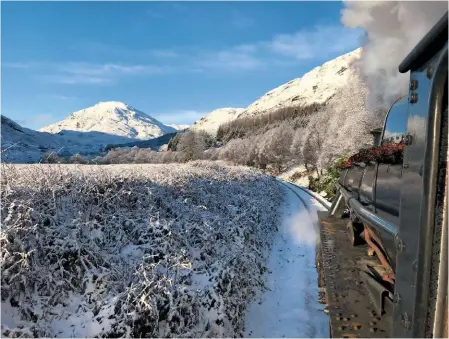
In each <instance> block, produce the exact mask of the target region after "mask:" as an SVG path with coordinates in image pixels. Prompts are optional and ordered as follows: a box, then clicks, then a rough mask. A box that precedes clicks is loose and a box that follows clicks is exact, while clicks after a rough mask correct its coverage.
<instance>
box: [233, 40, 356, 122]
mask: <svg viewBox="0 0 449 339" xmlns="http://www.w3.org/2000/svg"><path fill="white" fill-rule="evenodd" d="M361 51H362V49H361V48H358V49H356V50H354V51H352V52H350V53H346V54H343V55H341V56H339V57H337V58H335V59H333V60H330V61H328V62H326V63H324V64H323V65H321V66H318V67H315V68H314V69H313V70H311V71H309V72H307V73H306V74H304V75H303V76H302V77H301V78H296V79H293V80H291V81H289V82H288V83H285V84H283V85H281V86H279V87H277V88H274V89H272V90H271V91H269V92H267V93H266V94H265V95H263V96H262V97H260V98H259V99H257V100H256V101H255V102H253V103H252V104H251V105H249V106H248V107H247V108H246V109H245V111H244V112H243V113H241V115H240V116H242V117H244V116H251V115H257V114H264V113H268V112H270V111H273V110H276V109H278V108H281V107H287V106H295V105H301V106H309V105H312V104H315V103H325V102H326V101H328V100H329V99H330V98H332V97H333V96H335V95H336V94H338V92H339V90H340V89H342V88H344V87H346V86H347V84H348V83H351V82H357V84H358V86H359V87H364V85H363V84H362V83H360V81H358V73H357V71H356V69H354V68H353V67H352V64H353V63H354V62H355V61H357V60H358V59H359V58H360V55H361ZM360 92H361V93H363V89H362V88H360V89H358V91H357V92H356V93H357V94H359V93H360ZM352 94H353V95H354V93H352Z"/></svg>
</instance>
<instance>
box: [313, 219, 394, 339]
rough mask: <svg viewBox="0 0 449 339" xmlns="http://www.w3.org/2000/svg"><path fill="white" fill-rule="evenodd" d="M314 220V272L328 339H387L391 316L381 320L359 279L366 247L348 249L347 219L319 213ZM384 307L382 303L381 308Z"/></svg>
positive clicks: (365, 287) (362, 282) (385, 304)
mask: <svg viewBox="0 0 449 339" xmlns="http://www.w3.org/2000/svg"><path fill="white" fill-rule="evenodd" d="M318 219H319V221H320V239H321V242H320V244H319V245H318V249H317V251H318V253H317V259H318V260H319V263H317V269H318V275H319V280H324V285H325V286H324V287H325V293H326V296H325V300H326V302H327V310H328V312H329V323H330V337H331V338H337V337H338V338H367V337H369V338H385V337H391V335H392V317H391V316H389V314H391V313H389V314H385V315H384V316H381V312H380V311H379V307H378V306H376V305H375V302H373V301H372V300H371V298H370V297H369V293H370V292H369V287H368V286H367V285H368V284H367V283H366V282H364V281H363V279H362V278H361V276H360V272H361V271H362V267H363V262H364V260H365V261H366V259H367V254H366V246H357V247H353V246H351V244H350V241H349V238H348V235H347V228H346V224H347V222H348V220H349V219H341V218H337V217H335V216H329V212H327V211H319V212H318ZM321 278H322V279H321ZM379 300H380V299H379ZM378 303H379V302H378ZM387 303H388V301H387ZM387 303H385V302H384V304H383V305H384V308H385V307H388V306H387ZM380 304H381V307H380V309H381V308H382V303H380ZM387 312H388V310H387Z"/></svg>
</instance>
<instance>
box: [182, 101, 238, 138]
mask: <svg viewBox="0 0 449 339" xmlns="http://www.w3.org/2000/svg"><path fill="white" fill-rule="evenodd" d="M243 111H244V109H243V108H231V107H226V108H219V109H216V110H214V111H212V112H210V113H209V114H207V115H206V116H204V117H202V118H201V119H200V120H198V121H196V122H195V123H194V124H193V125H192V127H190V129H191V130H197V131H198V130H203V131H206V132H208V133H210V134H212V135H215V134H216V133H217V131H218V127H220V125H221V124H224V123H225V122H229V121H231V120H234V119H235V118H237V117H238V116H239V115H240V114H241V113H242V112H243Z"/></svg>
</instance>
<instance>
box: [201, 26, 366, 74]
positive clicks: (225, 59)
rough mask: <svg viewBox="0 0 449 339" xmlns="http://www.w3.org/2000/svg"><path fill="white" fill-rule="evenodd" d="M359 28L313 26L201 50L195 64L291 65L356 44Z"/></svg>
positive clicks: (245, 67)
mask: <svg viewBox="0 0 449 339" xmlns="http://www.w3.org/2000/svg"><path fill="white" fill-rule="evenodd" d="M359 38H360V32H359V31H357V30H353V29H347V28H345V27H343V26H342V25H335V26H316V27H314V28H313V29H309V30H301V31H298V32H295V33H292V34H278V35H275V36H274V37H273V38H272V39H270V40H266V41H259V42H255V43H251V44H244V45H238V46H233V47H231V48H229V49H225V50H221V51H215V52H203V53H202V54H201V55H199V56H198V61H197V66H199V67H200V68H206V69H209V70H210V69H215V70H223V71H254V70H259V69H262V68H266V67H285V66H293V65H295V64H297V63H298V62H300V61H304V60H312V59H315V58H320V59H323V58H328V57H330V56H333V55H335V56H336V55H340V54H343V53H346V52H349V51H350V50H351V49H356V48H357V47H359Z"/></svg>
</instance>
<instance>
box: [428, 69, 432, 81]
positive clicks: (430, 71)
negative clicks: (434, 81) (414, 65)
mask: <svg viewBox="0 0 449 339" xmlns="http://www.w3.org/2000/svg"><path fill="white" fill-rule="evenodd" d="M432 76H433V68H432V67H429V68H427V77H428V78H429V79H430V78H431V77H432Z"/></svg>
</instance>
